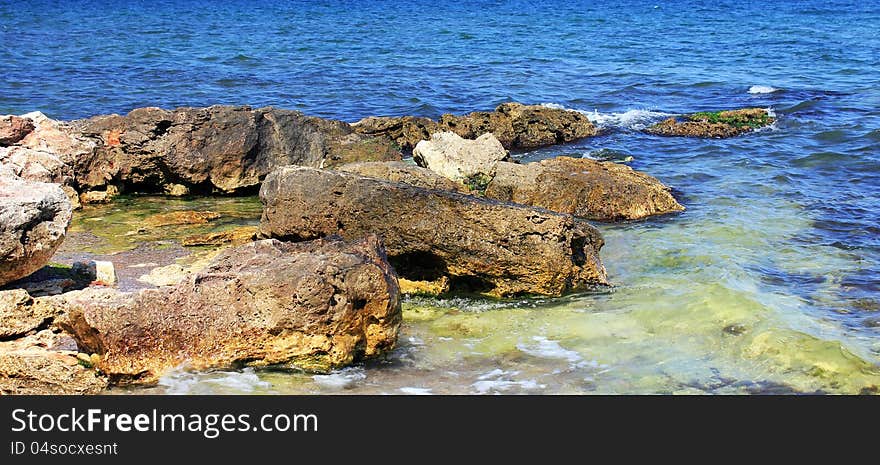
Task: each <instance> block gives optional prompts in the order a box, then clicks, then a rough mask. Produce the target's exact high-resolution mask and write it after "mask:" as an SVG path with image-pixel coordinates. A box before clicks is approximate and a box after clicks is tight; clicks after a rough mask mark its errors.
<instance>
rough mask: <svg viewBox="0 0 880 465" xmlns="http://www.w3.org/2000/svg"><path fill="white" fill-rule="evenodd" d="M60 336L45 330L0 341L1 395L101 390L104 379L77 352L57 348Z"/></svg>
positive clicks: (52, 393)
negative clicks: (23, 336) (80, 359)
mask: <svg viewBox="0 0 880 465" xmlns="http://www.w3.org/2000/svg"><path fill="white" fill-rule="evenodd" d="M61 338H62V337H61V336H59V335H57V334H54V333H52V332H51V331H49V330H46V331H41V332H40V333H38V334H36V335H33V336H28V337H25V338H20V339H16V340H13V341H3V342H0V394H3V395H10V394H11V395H73V394H97V393H99V392H101V391H102V390H104V389H105V388H106V387H107V379H106V378H104V377H103V376H101V375H100V374H99V373H98V372H96V371H95V370H93V369H90V367H87V366H86V365H87V364H85V363H82V362H80V361H79V360H78V359H77V357H76V355H77V353H76V352H74V351H70V350H64V349H62V348H59V347H57V346H58V345H59V344H58V341H59V339H61Z"/></svg>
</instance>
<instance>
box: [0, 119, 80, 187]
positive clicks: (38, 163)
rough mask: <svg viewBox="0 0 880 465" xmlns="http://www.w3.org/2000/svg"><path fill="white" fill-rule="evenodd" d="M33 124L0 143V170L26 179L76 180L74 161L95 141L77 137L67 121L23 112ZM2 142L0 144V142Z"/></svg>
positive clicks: (65, 182) (56, 181) (64, 183)
mask: <svg viewBox="0 0 880 465" xmlns="http://www.w3.org/2000/svg"><path fill="white" fill-rule="evenodd" d="M21 118H22V119H26V120H28V121H30V122H31V123H32V124H33V126H34V128H33V130H32V131H30V132H28V133H27V134H26V136H25V137H24V138H22V139H20V140H18V141H16V142H15V144H14V145H12V146H9V147H0V171H3V172H5V173H7V174H11V175H14V176H18V177H20V178H22V179H25V180H28V181H37V182H47V183H57V184H61V185H63V186H68V187H71V188H72V186H73V185H74V184H75V179H74V171H73V165H74V162H75V160H76V159H77V158H79V157H83V156H86V154H90V153H91V152H92V151H93V149H94V144H92V143H90V142H89V141H87V140H85V139H83V138H80V137H79V136H78V134H77V132H76V131H75V130H73V129H72V128H71V127H70V125H68V124H66V123H63V122H60V121H55V120H53V119H51V118H48V117H46V115H44V114H42V113H40V112H33V113H28V114H26V115H22V117H21ZM0 145H2V144H0Z"/></svg>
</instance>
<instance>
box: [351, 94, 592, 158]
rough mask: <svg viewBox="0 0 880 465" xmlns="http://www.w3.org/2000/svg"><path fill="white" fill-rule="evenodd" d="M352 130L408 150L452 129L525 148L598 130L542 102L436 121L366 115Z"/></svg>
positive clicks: (583, 118)
mask: <svg viewBox="0 0 880 465" xmlns="http://www.w3.org/2000/svg"><path fill="white" fill-rule="evenodd" d="M352 127H353V128H354V130H355V131H357V132H359V133H361V134H366V135H371V136H383V137H386V138H388V139H390V140H392V141H394V142H395V143H396V144H398V145H399V146H400V147H401V149H403V150H404V151H411V150H413V148H414V147H415V146H416V145H417V144H418V143H419V141H423V140H428V139H430V137H431V134H434V133H437V132H441V131H452V132H454V133H456V134H458V135H459V136H461V137H463V138H465V139H476V138H477V137H479V136H481V135H483V134H486V133H492V134H493V135H494V136H495V137H496V138H497V139H498V140H499V141H500V142H501V144H502V145H503V146H504V148H506V149H526V148H535V147H541V146H545V145H553V144H560V143H565V142H571V141H574V140H577V139H582V138H584V137H592V136H595V135H597V134H598V133H599V130H598V129H597V128H596V126H594V125H593V123H591V122H590V120H589V119H588V118H587V117H586V116H585V115H584V114H582V113H580V112H577V111H573V110H566V109H561V108H551V107H548V106H544V105H523V104H520V103H512V102H511V103H504V104H501V105H499V106H498V107H497V108H496V109H495V111H491V112H473V113H469V114H466V115H462V116H455V115H451V114H444V115H443V116H441V117H440V121H439V122H435V121H432V120H431V119H428V118H419V117H413V116H404V117H369V118H364V119H362V120H360V121H358V122H356V123H354V124H352Z"/></svg>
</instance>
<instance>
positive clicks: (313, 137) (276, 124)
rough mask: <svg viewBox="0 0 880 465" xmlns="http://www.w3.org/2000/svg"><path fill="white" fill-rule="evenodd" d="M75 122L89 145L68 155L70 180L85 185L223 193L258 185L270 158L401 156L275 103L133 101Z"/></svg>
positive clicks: (323, 161) (344, 127)
mask: <svg viewBox="0 0 880 465" xmlns="http://www.w3.org/2000/svg"><path fill="white" fill-rule="evenodd" d="M75 126H76V127H77V128H78V130H79V131H80V132H81V133H82V135H83V136H84V137H85V138H87V139H89V140H91V141H93V143H94V144H95V147H96V148H95V150H94V151H93V153H92V154H91V155H89V156H84V157H80V158H79V159H77V162H76V167H75V171H76V178H77V182H78V183H79V184H80V185H81V186H83V187H84V188H87V189H100V188H101V187H102V186H104V185H107V184H119V185H123V186H124V187H125V189H124V190H142V191H157V190H158V191H160V192H161V191H162V190H164V189H165V187H164V186H169V185H182V186H185V187H187V188H189V189H191V190H192V189H197V190H200V191H211V190H216V191H220V192H226V193H228V192H237V191H240V190H242V189H244V188H248V187H253V186H257V185H259V183H260V181H261V180H262V178H263V177H264V176H265V175H266V174H267V173H268V172H269V171H271V170H272V169H273V168H275V167H278V166H284V165H290V164H301V165H308V166H316V167H317V166H328V167H329V166H335V165H339V164H344V163H347V162H350V161H366V160H399V159H400V158H401V154H400V152H399V151H398V150H396V149H394V148H393V147H392V146H391V142H390V141H388V140H387V139H384V138H376V137H371V136H365V135H362V134H357V133H355V132H354V130H353V129H352V128H351V126H350V125H349V124H348V123H345V122H342V121H333V120H325V119H321V118H316V117H311V116H305V115H303V114H302V113H300V112H298V111H290V110H279V109H275V108H259V109H256V110H254V109H251V108H250V107H231V106H212V107H207V108H178V109H176V110H171V111H168V110H162V109H159V108H139V109H136V110H133V111H132V112H130V113H129V114H128V115H126V116H120V115H108V116H98V117H94V118H91V119H88V120H81V121H77V122H75ZM169 189H173V188H172V187H169Z"/></svg>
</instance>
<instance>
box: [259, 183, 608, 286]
mask: <svg viewBox="0 0 880 465" xmlns="http://www.w3.org/2000/svg"><path fill="white" fill-rule="evenodd" d="M260 199H261V200H262V202H263V205H264V207H263V217H262V219H261V222H260V230H261V232H262V234H263V235H264V236H267V237H276V238H279V239H283V240H294V241H301V240H310V239H315V238H319V237H325V236H329V235H335V234H338V235H340V236H342V237H345V238H347V239H354V238H360V237H363V236H366V235H368V234H374V233H375V234H378V235H380V236H381V237H382V238H383V241H384V243H385V247H386V248H387V250H388V254H389V260H390V261H391V263H392V264H393V265H394V267H395V269H396V270H397V272H398V274H399V275H400V276H402V277H404V278H406V279H409V280H414V281H422V280H435V279H439V278H440V277H441V276H450V277H451V280H452V288H453V290H455V289H457V288H459V289H463V288H470V289H471V290H476V291H478V292H484V293H487V294H491V295H496V296H503V295H514V294H520V293H528V294H541V295H561V294H563V293H564V292H566V291H569V290H573V289H578V288H582V287H585V286H587V285H591V284H605V283H606V274H605V268H604V266H603V265H602V262H601V260H600V259H599V249H600V248H601V247H602V245H603V243H604V241H603V239H602V236H601V235H600V234H599V232H598V230H596V229H595V228H594V227H593V226H591V225H589V224H588V223H586V222H585V221H583V220H578V219H576V218H574V217H572V216H571V215H564V214H560V213H555V212H550V211H547V210H544V209H538V208H534V207H528V206H522V205H515V204H507V203H502V202H498V201H494V200H488V199H482V198H479V197H475V196H470V195H465V194H460V193H456V192H450V191H445V190H433V189H424V188H420V187H415V186H411V185H408V184H403V183H393V182H388V181H383V180H379V179H375V178H369V177H364V176H360V175H356V174H352V173H343V172H338V171H327V170H319V169H314V168H307V167H293V166H291V167H284V168H280V169H278V170H275V171H273V172H272V173H270V174H269V176H267V177H266V181H265V182H264V183H263V186H262V189H260Z"/></svg>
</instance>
